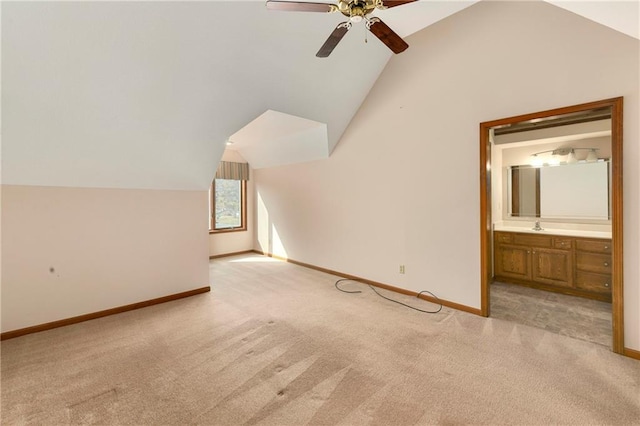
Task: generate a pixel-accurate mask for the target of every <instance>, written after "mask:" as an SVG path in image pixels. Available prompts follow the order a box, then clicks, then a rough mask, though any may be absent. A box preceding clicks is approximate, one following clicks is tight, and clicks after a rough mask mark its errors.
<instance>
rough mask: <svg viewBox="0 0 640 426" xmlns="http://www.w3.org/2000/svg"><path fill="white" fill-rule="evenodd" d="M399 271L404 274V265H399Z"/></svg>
mask: <svg viewBox="0 0 640 426" xmlns="http://www.w3.org/2000/svg"><path fill="white" fill-rule="evenodd" d="M400 273H401V274H404V265H400Z"/></svg>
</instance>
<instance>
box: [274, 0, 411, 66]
mask: <svg viewBox="0 0 640 426" xmlns="http://www.w3.org/2000/svg"><path fill="white" fill-rule="evenodd" d="M414 1H417V0H399V1H392V0H339V1H338V4H330V3H307V2H299V1H279V0H268V1H267V9H269V10H283V11H290V12H324V13H333V12H340V13H342V14H343V15H344V16H346V17H348V18H349V20H348V21H345V22H341V23H340V24H338V26H337V27H336V28H335V29H334V30H333V32H332V33H331V35H329V38H328V39H327V41H325V42H324V44H323V45H322V47H321V48H320V50H318V53H316V56H317V57H319V58H326V57H327V56H329V55H330V54H331V52H333V49H334V48H335V47H336V46H337V45H338V43H339V42H340V40H342V37H344V35H345V34H346V33H347V31H349V30H350V29H351V25H352V24H353V23H358V22H361V21H362V20H364V21H365V25H366V27H367V29H368V30H369V31H371V32H372V33H373V35H375V36H376V37H378V38H379V39H380V41H382V42H383V43H384V44H386V45H387V47H388V48H389V49H391V50H392V51H393V53H400V52H404V51H405V50H406V49H407V47H409V45H408V44H407V43H406V42H405V41H404V40H403V39H402V38H401V37H400V36H399V35H398V34H396V33H395V32H393V30H392V29H391V28H389V27H388V26H387V24H385V23H384V22H382V21H381V20H380V18H378V17H376V16H372V17H368V16H367V15H369V14H370V13H371V12H373V11H374V10H375V9H388V8H390V7H396V6H402V5H403V4H407V3H413V2H414Z"/></svg>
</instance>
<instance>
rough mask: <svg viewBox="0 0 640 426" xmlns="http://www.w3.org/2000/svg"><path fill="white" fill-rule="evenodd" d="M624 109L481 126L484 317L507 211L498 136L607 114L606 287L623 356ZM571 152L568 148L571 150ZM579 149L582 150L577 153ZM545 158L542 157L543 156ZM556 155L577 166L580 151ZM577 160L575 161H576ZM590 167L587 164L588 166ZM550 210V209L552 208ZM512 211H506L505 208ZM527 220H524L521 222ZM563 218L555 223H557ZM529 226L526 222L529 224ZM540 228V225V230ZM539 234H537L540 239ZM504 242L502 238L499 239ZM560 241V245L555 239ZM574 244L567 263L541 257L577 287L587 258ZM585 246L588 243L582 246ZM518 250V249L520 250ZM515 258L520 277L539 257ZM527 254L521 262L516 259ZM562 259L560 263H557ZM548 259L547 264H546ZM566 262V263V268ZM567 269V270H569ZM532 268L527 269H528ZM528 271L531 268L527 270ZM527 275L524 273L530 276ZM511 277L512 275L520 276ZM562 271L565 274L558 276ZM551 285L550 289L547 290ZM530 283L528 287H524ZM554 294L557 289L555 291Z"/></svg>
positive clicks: (588, 107)
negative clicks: (496, 160)
mask: <svg viewBox="0 0 640 426" xmlns="http://www.w3.org/2000/svg"><path fill="white" fill-rule="evenodd" d="M622 107H623V98H622V97H619V98H613V99H606V100H602V101H596V102H590V103H586V104H580V105H574V106H569V107H562V108H557V109H553V110H547V111H541V112H536V113H531V114H525V115H520V116H514V117H508V118H503V119H499V120H493V121H489V122H484V123H481V124H480V217H481V234H480V242H481V311H482V314H483V315H484V316H490V315H491V312H490V301H491V295H490V293H491V286H490V284H491V283H492V282H493V280H494V251H493V250H494V223H495V222H496V220H495V219H496V218H501V217H502V216H499V214H500V215H501V214H502V211H500V212H498V211H493V210H497V208H496V206H494V205H493V204H495V203H493V201H494V199H493V198H492V187H493V180H494V179H498V178H501V177H502V175H500V176H498V175H497V174H498V173H502V172H503V170H502V168H498V169H496V168H495V167H492V145H493V142H494V141H493V140H492V139H493V136H494V134H495V132H496V131H498V132H500V131H501V129H510V130H512V131H514V132H525V131H529V130H534V129H544V128H552V127H557V126H561V125H564V124H565V123H572V122H579V121H580V120H582V121H585V120H586V121H589V120H592V121H593V120H594V119H593V115H594V114H595V115H597V114H600V113H602V112H603V111H604V112H606V113H607V114H609V115H610V120H611V130H610V134H611V152H610V163H609V165H608V167H610V172H609V183H610V200H609V206H608V208H609V217H610V236H611V242H610V246H611V247H610V248H608V250H610V256H611V260H610V262H611V264H610V266H609V265H608V267H610V283H606V284H608V285H610V286H611V293H610V294H611V327H612V344H611V346H612V350H613V351H614V352H616V353H623V350H624V329H623V269H622V259H623V257H622V254H623V252H622V250H623V245H622V244H623V240H622ZM565 148H566V147H565ZM576 149H577V148H576ZM540 154H542V153H540ZM552 154H553V155H556V154H562V155H565V156H566V158H567V160H565V162H567V163H569V162H571V163H573V162H577V161H571V159H572V158H571V156H570V154H571V155H574V150H573V149H570V148H567V149H565V150H564V151H562V152H560V151H559V150H558V149H556V150H552ZM573 159H575V157H574V158H573ZM583 162H585V161H583ZM548 204H549V203H548ZM502 208H503V209H506V206H502ZM539 215H540V216H536V215H533V217H529V218H528V219H533V220H534V221H535V222H540V221H542V222H544V220H545V219H546V218H545V214H544V213H543V212H542V213H539ZM516 219H520V220H523V219H524V218H516ZM556 219H557V217H556V218H555V219H554V220H556ZM559 222H565V223H570V222H571V221H570V220H564V221H563V220H559ZM523 223H524V222H523ZM537 226H538V225H537V224H536V227H537ZM534 234H535V233H534ZM498 235H499V236H500V234H498ZM541 235H542V233H540V234H537V235H533V236H532V237H530V238H531V239H534V240H535V239H536V238H538V239H540V238H542V237H541ZM549 241H554V242H553V244H556V243H555V240H554V239H549ZM569 244H571V247H572V249H571V251H567V252H566V254H565V255H564V258H562V259H565V260H561V261H558V260H557V259H558V257H557V256H556V255H562V253H554V252H553V248H552V249H547V250H546V251H544V253H543V256H544V258H540V254H538V255H535V256H538V258H536V259H537V261H538V262H539V264H540V265H550V266H549V268H548V270H549V271H551V272H553V273H556V275H557V274H558V273H561V275H562V274H564V275H566V276H567V280H569V281H571V280H573V278H575V277H576V272H575V271H574V268H573V264H574V263H575V262H576V259H578V261H581V259H582V258H580V257H576V254H575V250H574V249H573V247H574V246H575V245H576V243H575V242H569ZM580 244H582V245H584V244H585V243H584V242H582V243H580ZM515 248H517V247H515ZM513 253H515V254H514V255H513V256H514V257H513V259H514V262H513V263H514V264H515V265H516V267H515V269H514V271H515V273H517V272H518V267H519V266H518V262H515V260H518V259H521V260H522V262H521V263H522V264H523V265H525V264H526V262H531V259H532V258H533V257H532V256H534V254H535V253H536V251H533V253H534V254H531V250H529V251H527V250H526V249H522V250H520V251H519V252H518V251H517V250H515V249H514V250H513ZM517 253H521V254H520V255H519V256H520V257H517V256H516V254H517ZM554 256H556V257H554ZM541 259H542V260H541ZM563 262H564V263H563ZM563 265H564V266H563ZM525 266H526V265H525ZM525 269H526V268H525ZM525 269H523V271H524V270H525ZM514 271H511V272H514ZM558 271H560V272H558ZM543 278H544V279H541V280H539V281H541V282H542V283H543V284H541V288H542V289H545V285H549V286H551V285H552V284H556V285H557V284H560V285H562V283H563V281H562V279H561V278H558V277H557V276H552V275H550V276H549V277H543ZM545 279H546V280H547V284H545ZM522 282H525V281H522ZM566 287H567V288H566V289H563V290H561V291H562V292H565V293H568V294H572V292H573V293H574V294H575V293H576V292H577V293H579V292H580V289H577V290H576V289H575V288H574V289H572V288H570V287H571V285H566ZM550 288H551V287H550Z"/></svg>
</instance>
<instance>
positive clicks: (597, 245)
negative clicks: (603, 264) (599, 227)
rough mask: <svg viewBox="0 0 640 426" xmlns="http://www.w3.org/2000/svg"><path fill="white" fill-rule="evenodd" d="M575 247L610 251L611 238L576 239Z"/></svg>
mask: <svg viewBox="0 0 640 426" xmlns="http://www.w3.org/2000/svg"><path fill="white" fill-rule="evenodd" d="M576 249H577V250H580V251H591V252H595V253H607V254H610V253H611V240H576Z"/></svg>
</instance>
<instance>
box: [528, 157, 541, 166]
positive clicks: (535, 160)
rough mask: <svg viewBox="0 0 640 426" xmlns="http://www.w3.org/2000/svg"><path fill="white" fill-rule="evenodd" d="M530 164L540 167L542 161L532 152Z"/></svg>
mask: <svg viewBox="0 0 640 426" xmlns="http://www.w3.org/2000/svg"><path fill="white" fill-rule="evenodd" d="M530 162H531V165H532V166H533V167H540V166H542V164H543V162H542V158H540V157H538V156H537V155H536V154H533V155H532V156H531V161H530Z"/></svg>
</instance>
